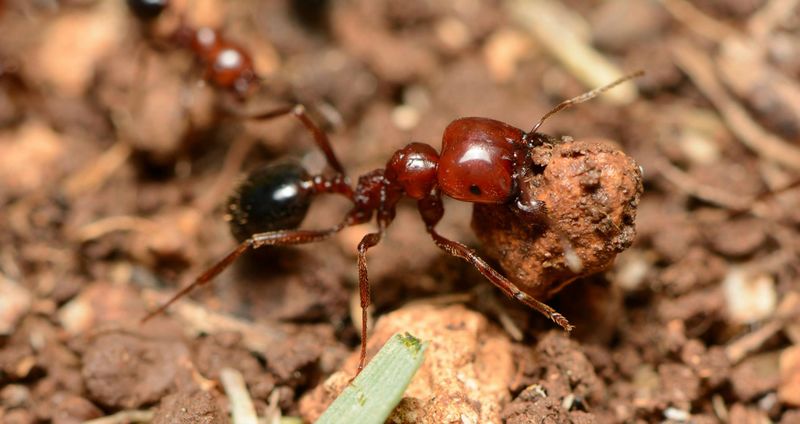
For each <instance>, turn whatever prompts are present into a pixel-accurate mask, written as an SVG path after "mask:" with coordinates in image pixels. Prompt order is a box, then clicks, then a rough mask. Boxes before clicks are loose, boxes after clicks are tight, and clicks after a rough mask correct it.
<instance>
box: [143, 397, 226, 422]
mask: <svg viewBox="0 0 800 424" xmlns="http://www.w3.org/2000/svg"><path fill="white" fill-rule="evenodd" d="M229 422H230V420H229V419H228V414H226V413H225V411H224V410H223V409H222V408H221V407H220V405H219V402H218V400H217V399H216V397H215V396H214V395H212V394H211V393H209V392H205V391H194V392H191V391H190V392H187V391H180V392H178V393H173V394H171V395H169V396H166V397H164V399H162V400H161V403H160V404H159V405H158V408H157V409H156V414H155V416H154V417H153V421H152V423H153V424H195V423H197V424H226V423H229Z"/></svg>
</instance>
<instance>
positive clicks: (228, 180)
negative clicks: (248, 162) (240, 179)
mask: <svg viewBox="0 0 800 424" xmlns="http://www.w3.org/2000/svg"><path fill="white" fill-rule="evenodd" d="M254 144H255V140H254V139H253V138H252V137H244V138H241V139H239V140H237V141H234V143H233V145H232V146H231V148H230V150H228V154H227V155H226V156H225V162H224V163H223V164H222V170H221V171H220V172H219V174H218V175H217V177H216V179H215V180H214V183H213V184H212V185H211V187H210V188H208V189H207V190H204V193H203V194H202V195H201V196H200V197H198V198H197V200H196V201H195V205H196V206H197V209H199V210H200V211H201V213H203V214H206V213H208V212H211V210H213V209H214V206H215V205H217V203H218V202H219V199H220V198H223V197H224V195H225V193H227V192H228V191H230V186H231V185H232V182H233V181H234V180H235V179H236V174H238V173H239V170H240V169H241V168H242V163H244V160H245V159H246V158H247V154H248V153H249V152H250V149H251V148H252V147H253V145H254Z"/></svg>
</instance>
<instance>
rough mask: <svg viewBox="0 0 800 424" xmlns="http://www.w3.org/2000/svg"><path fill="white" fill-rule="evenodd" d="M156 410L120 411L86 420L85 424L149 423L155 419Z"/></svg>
mask: <svg viewBox="0 0 800 424" xmlns="http://www.w3.org/2000/svg"><path fill="white" fill-rule="evenodd" d="M154 416H155V412H153V411H152V410H149V409H148V410H130V411H120V412H117V413H116V414H113V415H107V416H105V417H102V418H95V419H93V420H89V421H84V422H83V424H127V423H149V422H150V421H152V420H153V417H154Z"/></svg>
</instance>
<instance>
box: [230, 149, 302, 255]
mask: <svg viewBox="0 0 800 424" xmlns="http://www.w3.org/2000/svg"><path fill="white" fill-rule="evenodd" d="M312 188H313V181H312V177H311V176H310V175H309V174H308V172H307V171H306V170H305V168H303V167H302V166H301V165H300V164H299V163H297V162H295V161H281V162H277V163H271V164H268V165H265V166H262V167H260V168H258V169H256V170H254V171H253V172H251V173H250V175H248V177H247V179H245V180H244V181H243V182H242V183H241V184H240V185H239V186H238V187H237V188H236V190H235V191H234V192H233V194H232V195H231V197H230V198H229V199H228V203H227V212H228V214H227V215H226V216H225V218H226V220H227V221H228V223H229V224H230V228H231V234H233V237H234V238H236V240H238V241H240V242H241V241H244V240H246V239H247V238H248V237H250V236H251V235H253V234H256V233H263V232H267V231H275V230H289V229H295V228H297V227H298V226H300V224H301V223H302V222H303V219H304V218H305V216H306V213H307V212H308V208H309V206H310V205H311V200H312V197H313V191H312Z"/></svg>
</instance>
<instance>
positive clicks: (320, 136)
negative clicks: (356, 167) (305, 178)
mask: <svg viewBox="0 0 800 424" xmlns="http://www.w3.org/2000/svg"><path fill="white" fill-rule="evenodd" d="M233 113H234V114H235V115H238V116H240V117H241V118H245V119H254V120H258V121H265V120H270V119H275V118H280V117H281V116H285V115H289V114H291V115H293V116H294V117H296V118H297V119H299V120H300V122H301V123H302V124H303V126H304V127H306V130H308V132H310V133H311V136H312V137H314V142H315V143H316V144H317V146H318V147H319V148H320V150H322V153H323V154H324V155H325V159H326V160H327V162H328V165H329V166H330V167H331V168H333V170H334V171H336V172H338V173H340V174H344V173H345V172H344V167H343V166H342V164H341V162H339V159H338V158H337V157H336V153H334V151H333V146H332V145H331V141H330V139H329V138H328V135H327V134H325V131H322V129H321V128H320V127H319V126H318V125H317V124H316V123H315V122H314V121H313V120H312V119H311V117H310V116H309V115H308V112H306V108H305V106H303V105H301V104H297V105H294V106H284V107H281V108H278V109H273V110H270V111H267V112H260V113H256V114H248V113H246V112H238V111H234V112H233Z"/></svg>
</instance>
